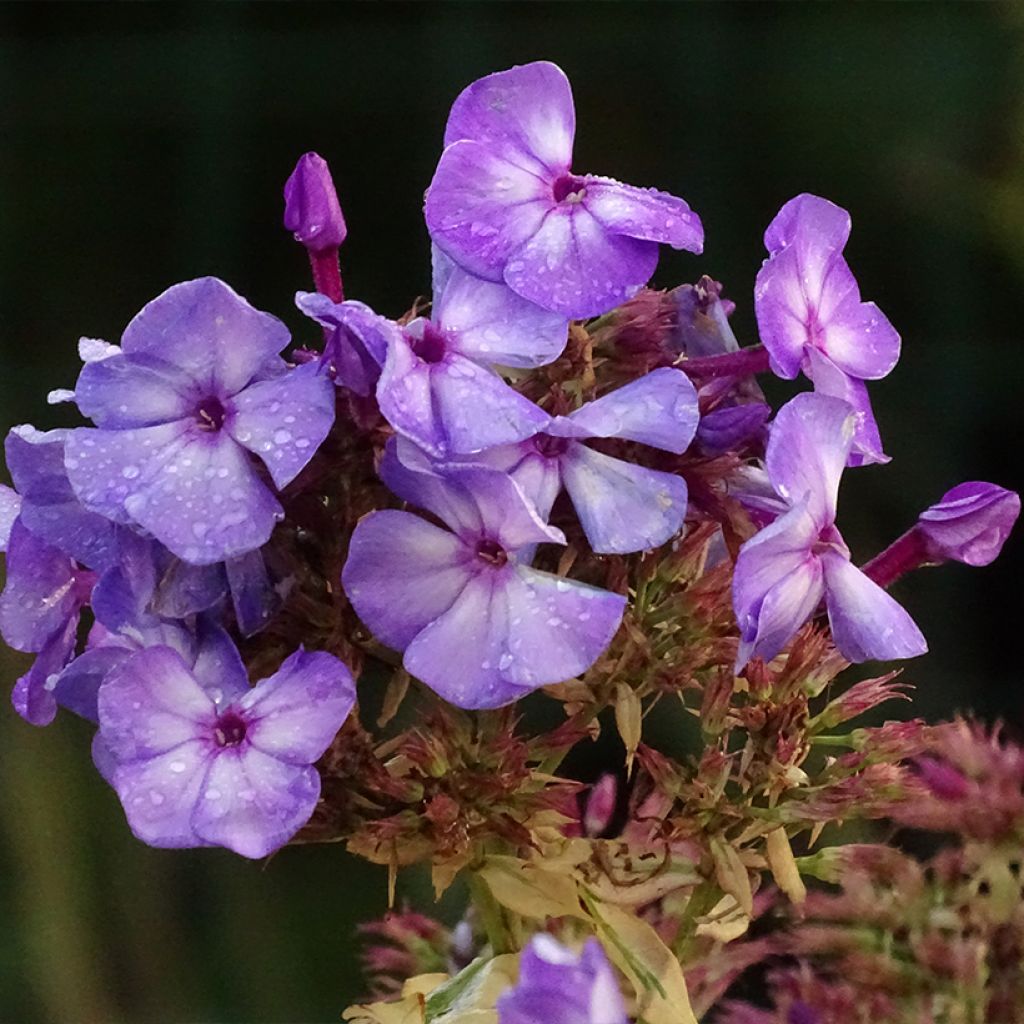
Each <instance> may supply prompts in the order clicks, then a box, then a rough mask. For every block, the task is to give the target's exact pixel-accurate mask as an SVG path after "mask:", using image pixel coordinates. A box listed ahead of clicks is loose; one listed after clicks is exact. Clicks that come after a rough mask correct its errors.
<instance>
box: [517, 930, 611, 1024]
mask: <svg viewBox="0 0 1024 1024" xmlns="http://www.w3.org/2000/svg"><path fill="white" fill-rule="evenodd" d="M497 1008H498V1024H553V1022H555V1021H557V1022H558V1024H628V1022H627V1019H626V1007H625V1004H624V1003H623V1001H622V993H621V992H620V991H619V986H618V982H617V981H616V980H615V974H614V972H613V971H612V968H611V965H610V964H609V963H608V958H607V957H606V956H605V954H604V950H603V949H601V945H600V943H599V942H598V941H597V939H587V941H586V942H585V943H584V945H583V950H582V952H580V953H579V954H576V953H573V952H572V950H570V949H566V947H565V946H563V945H561V944H560V943H559V942H557V941H556V940H555V939H553V938H552V937H551V936H550V935H547V934H540V935H535V936H534V937H533V938H532V939H531V940H530V944H529V945H528V946H527V947H526V948H525V949H524V950H523V953H522V956H521V957H520V961H519V980H518V982H517V983H516V985H515V987H514V988H511V989H509V990H508V991H507V992H504V993H502V995H501V996H500V997H499V999H498V1004H497Z"/></svg>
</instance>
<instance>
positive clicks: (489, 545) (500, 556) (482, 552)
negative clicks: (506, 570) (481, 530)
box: [476, 537, 508, 568]
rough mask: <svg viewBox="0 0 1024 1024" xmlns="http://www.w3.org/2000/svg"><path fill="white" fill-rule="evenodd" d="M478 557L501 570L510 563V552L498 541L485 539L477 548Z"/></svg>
mask: <svg viewBox="0 0 1024 1024" xmlns="http://www.w3.org/2000/svg"><path fill="white" fill-rule="evenodd" d="M476 557H477V558H479V559H480V560H481V561H484V562H487V564H488V565H494V566H498V567H499V568H500V567H501V566H503V565H504V564H505V563H506V562H507V561H508V552H507V551H506V550H505V549H504V548H503V547H502V546H501V545H500V544H499V543H498V542H497V541H496V540H491V539H490V538H487V537H485V538H484V539H483V540H482V541H480V543H479V544H477V546H476Z"/></svg>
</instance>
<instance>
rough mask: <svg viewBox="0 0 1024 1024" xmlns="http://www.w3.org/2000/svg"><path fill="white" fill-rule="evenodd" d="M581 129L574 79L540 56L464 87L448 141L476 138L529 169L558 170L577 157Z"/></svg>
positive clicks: (455, 105)
mask: <svg viewBox="0 0 1024 1024" xmlns="http://www.w3.org/2000/svg"><path fill="white" fill-rule="evenodd" d="M575 131H576V112H575V109H574V107H573V101H572V88H571V87H570V85H569V79H568V78H566V76H565V72H564V71H562V69H561V68H560V67H558V65H556V64H552V63H551V62H550V61H544V60H538V61H533V62H532V63H530V64H522V65H519V66H517V67H514V68H509V69H508V70H507V71H498V72H495V73H494V74H492V75H487V76H486V77H484V78H480V79H477V81H475V82H473V83H472V85H468V86H467V87H466V88H465V89H463V90H462V92H461V93H459V95H458V97H457V98H456V100H455V102H454V103H453V104H452V109H451V113H450V114H449V115H448V124H447V125H446V126H445V131H444V144H445V146H450V145H451V144H452V143H454V142H458V141H460V140H461V139H472V140H473V141H475V142H482V143H486V145H487V147H488V148H489V149H490V150H492V151H493V152H495V153H498V154H499V155H501V156H502V157H504V158H505V159H507V160H509V161H511V162H512V163H515V164H517V165H518V166H521V167H523V168H524V169H526V170H528V171H532V172H533V173H536V174H540V175H557V174H561V173H564V172H565V171H567V170H568V169H569V165H570V163H571V162H572V143H573V136H574V135H575Z"/></svg>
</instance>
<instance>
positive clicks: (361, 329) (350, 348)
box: [295, 292, 399, 398]
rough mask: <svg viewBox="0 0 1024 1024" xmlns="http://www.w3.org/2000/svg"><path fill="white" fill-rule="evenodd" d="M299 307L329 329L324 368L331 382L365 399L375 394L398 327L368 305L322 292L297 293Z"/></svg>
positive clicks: (296, 303) (321, 361) (321, 363)
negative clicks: (331, 297)
mask: <svg viewBox="0 0 1024 1024" xmlns="http://www.w3.org/2000/svg"><path fill="white" fill-rule="evenodd" d="M295 305H297V306H298V307H299V309H301V310H302V312H303V313H305V314H306V316H308V317H310V318H311V319H313V320H316V322H317V323H319V324H320V325H322V326H323V327H324V328H326V342H325V344H324V354H323V356H322V358H321V360H320V365H321V367H322V368H323V369H324V370H326V371H327V373H328V374H329V375H330V377H331V379H332V380H333V381H334V382H335V383H336V384H338V385H340V386H341V387H346V388H348V389H349V390H350V391H353V392H355V394H357V395H359V396H361V397H362V398H365V397H366V396H367V395H371V394H373V392H374V389H375V388H376V386H377V381H378V380H379V379H380V371H381V367H382V366H383V365H384V360H385V359H386V358H387V354H388V342H389V340H391V339H392V338H393V337H394V336H395V334H396V333H398V332H399V328H398V326H397V325H396V324H394V323H393V322H392V321H391V320H388V319H387V318H386V317H383V316H379V315H378V314H377V313H374V311H373V310H372V309H370V307H369V306H367V305H366V304H365V303H362V302H357V301H355V300H353V299H349V300H347V301H345V302H332V301H331V300H330V299H329V298H328V297H327V296H326V295H321V294H320V293H319V292H298V293H296V295H295Z"/></svg>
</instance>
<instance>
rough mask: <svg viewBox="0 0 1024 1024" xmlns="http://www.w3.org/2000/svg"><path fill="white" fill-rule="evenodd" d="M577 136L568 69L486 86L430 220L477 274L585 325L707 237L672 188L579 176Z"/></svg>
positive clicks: (449, 135) (523, 73) (451, 141)
mask: <svg viewBox="0 0 1024 1024" xmlns="http://www.w3.org/2000/svg"><path fill="white" fill-rule="evenodd" d="M575 131H576V112H575V109H574V106H573V98H572V90H571V88H570V86H569V80H568V79H567V78H566V76H565V73H564V72H563V71H562V70H561V68H559V67H557V66H556V65H554V64H551V63H549V62H547V61H535V62H534V63H532V64H524V65H521V66H519V67H514V68H510V69H509V70H507V71H500V72H498V73H496V74H493V75H488V76H486V77H485V78H481V79H479V80H478V81H476V82H474V83H473V84H472V85H470V86H468V87H467V88H466V89H464V90H463V91H462V93H460V95H459V96H458V98H457V99H456V100H455V103H454V104H453V105H452V109H451V113H450V115H449V117H448V124H447V126H446V128H445V135H444V145H445V150H444V152H443V153H442V155H441V159H440V161H439V163H438V165H437V170H436V171H435V173H434V179H433V181H432V182H431V184H430V188H429V190H428V191H427V197H426V206H425V214H426V220H427V227H428V228H429V229H430V235H431V237H432V238H433V240H434V242H435V243H436V244H437V245H438V246H439V247H440V248H441V249H443V250H444V251H445V252H446V253H447V254H448V255H449V256H450V257H451V258H452V259H453V260H455V262H456V263H458V264H459V265H460V266H462V267H464V268H465V269H466V270H468V271H469V272H470V273H473V274H476V275H478V276H480V277H484V278H487V279H488V280H490V281H502V282H504V283H505V284H506V285H508V287H509V288H511V289H512V290H513V291H514V292H516V293H517V294H519V295H521V296H522V297H523V298H524V299H528V300H529V301H530V302H535V303H537V305H538V306H543V307H544V308H545V309H550V310H553V311H555V312H558V313H561V314H562V315H563V316H566V317H573V318H580V317H590V316H597V315H599V314H601V313H606V312H608V310H610V309H613V308H614V307H615V306H618V305H619V304H620V303H622V302H624V301H625V300H626V299H628V298H630V297H631V296H633V295H635V294H636V293H637V292H638V291H639V290H640V289H641V288H642V287H643V286H644V285H645V284H646V283H647V282H648V281H649V280H650V278H651V275H652V274H653V273H654V269H655V267H656V266H657V264H658V246H659V245H661V244H665V245H670V246H672V247H673V248H674V249H686V250H688V251H690V252H694V253H699V252H701V250H702V248H703V244H704V232H703V228H702V227H701V223H700V219H699V218H698V217H697V215H696V214H695V213H694V212H693V211H692V210H691V209H690V207H689V206H687V204H686V203H685V202H684V201H683V200H682V199H678V198H676V197H675V196H672V195H669V194H668V193H667V192H659V191H657V190H656V189H644V188H636V187H634V186H632V185H623V184H622V183H621V182H618V181H615V180H614V179H612V178H601V177H597V176H596V175H592V174H587V175H577V174H574V173H573V171H572V150H573V138H574V136H575Z"/></svg>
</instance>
